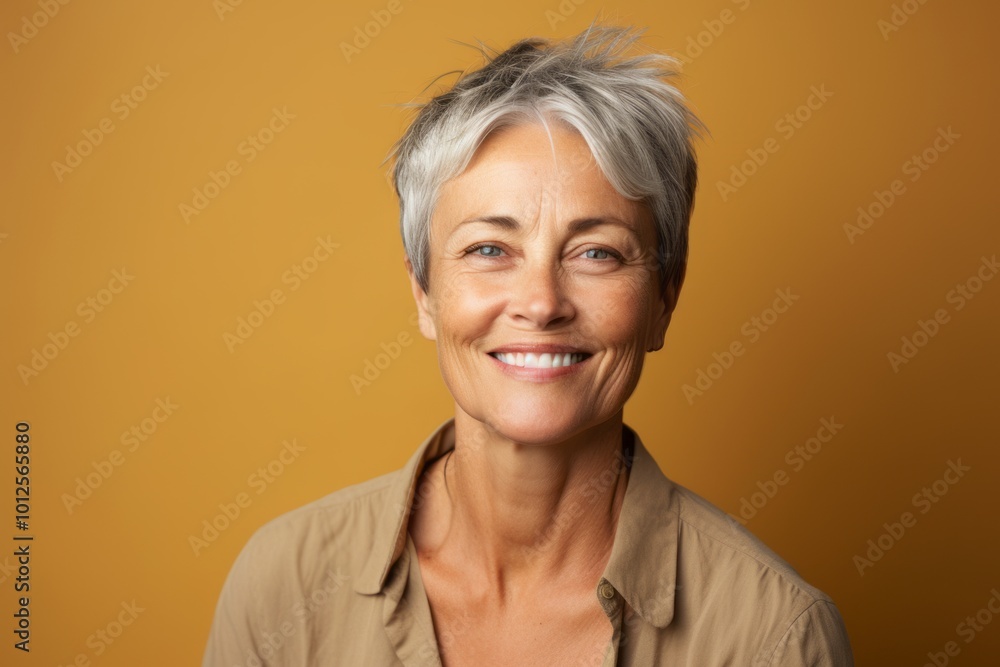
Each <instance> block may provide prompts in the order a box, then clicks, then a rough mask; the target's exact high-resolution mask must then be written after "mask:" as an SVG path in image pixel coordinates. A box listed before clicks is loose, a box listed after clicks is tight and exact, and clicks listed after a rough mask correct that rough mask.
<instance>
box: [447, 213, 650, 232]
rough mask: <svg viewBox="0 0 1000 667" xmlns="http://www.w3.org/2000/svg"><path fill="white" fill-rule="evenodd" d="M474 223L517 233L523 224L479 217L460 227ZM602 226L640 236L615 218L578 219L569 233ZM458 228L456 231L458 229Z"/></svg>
mask: <svg viewBox="0 0 1000 667" xmlns="http://www.w3.org/2000/svg"><path fill="white" fill-rule="evenodd" d="M473 222H483V223H486V224H489V225H493V226H495V227H500V228H501V229H504V230H507V231H512V232H513V231H517V230H518V229H520V228H521V223H519V222H518V221H517V218H513V217H511V216H509V215H477V216H476V217H474V218H468V219H467V220H463V221H462V222H460V223H458V227H461V226H462V225H467V224H469V223H473ZM600 225H614V226H616V227H621V228H622V229H625V230H626V231H628V232H631V233H632V234H634V235H635V236H637V237H638V236H639V233H638V231H637V230H636V229H635V227H633V226H632V225H631V224H629V223H627V222H625V221H624V220H619V219H618V218H616V217H614V216H605V217H588V218H577V219H576V220H573V221H572V222H570V223H569V231H570V233H572V234H578V233H579V232H583V231H586V230H588V229H592V228H594V227H599V226H600ZM458 227H456V230H457V229H458Z"/></svg>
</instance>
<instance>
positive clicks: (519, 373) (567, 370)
mask: <svg viewBox="0 0 1000 667" xmlns="http://www.w3.org/2000/svg"><path fill="white" fill-rule="evenodd" d="M486 356H487V357H489V358H490V361H492V362H493V363H494V364H496V365H497V366H499V367H500V370H501V371H503V372H504V373H506V374H507V375H509V376H511V377H513V378H517V379H519V380H528V381H533V382H545V381H546V380H555V379H557V378H561V377H564V376H566V375H570V374H572V373H576V372H577V371H579V370H580V367H581V366H583V365H584V364H586V363H587V362H588V361H590V360H591V358H593V355H591V356H589V357H586V358H584V360H583V361H578V362H576V363H575V364H570V365H569V366H556V367H554V368H526V367H524V366H512V365H511V364H505V363H504V362H502V361H500V360H499V359H497V358H496V357H494V356H493V355H492V354H487V355H486Z"/></svg>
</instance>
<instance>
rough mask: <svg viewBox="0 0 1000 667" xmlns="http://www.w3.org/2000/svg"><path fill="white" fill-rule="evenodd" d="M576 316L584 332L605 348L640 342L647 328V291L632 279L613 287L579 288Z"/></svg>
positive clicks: (627, 345)
mask: <svg viewBox="0 0 1000 667" xmlns="http://www.w3.org/2000/svg"><path fill="white" fill-rule="evenodd" d="M580 294H581V298H580V300H579V301H578V303H579V304H580V305H579V307H578V309H577V311H578V316H582V319H583V320H584V321H585V322H586V323H587V324H586V325H585V331H586V333H587V334H589V335H590V336H591V337H592V338H594V339H596V340H598V341H600V342H602V343H604V344H606V345H607V346H608V347H631V346H641V345H643V343H644V341H645V338H646V333H647V329H648V328H649V312H650V310H649V308H650V304H649V291H648V290H647V289H645V287H644V286H642V285H636V284H635V283H634V282H632V281H622V283H621V284H619V285H615V286H613V289H608V288H605V289H589V290H581V292H580Z"/></svg>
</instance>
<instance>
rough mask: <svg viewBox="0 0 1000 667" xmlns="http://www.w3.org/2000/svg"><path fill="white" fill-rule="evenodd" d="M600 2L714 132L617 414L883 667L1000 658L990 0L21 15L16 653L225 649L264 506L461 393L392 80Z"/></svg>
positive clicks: (15, 84)
mask: <svg viewBox="0 0 1000 667" xmlns="http://www.w3.org/2000/svg"><path fill="white" fill-rule="evenodd" d="M595 16H603V17H604V18H605V20H607V21H608V22H616V23H629V24H635V25H639V26H646V27H648V32H647V34H646V41H647V43H648V44H649V45H650V46H652V47H654V48H657V49H661V50H667V51H670V52H672V53H673V54H675V55H677V56H679V57H681V58H682V59H683V60H684V67H683V72H684V77H683V80H682V81H681V85H682V88H683V89H684V91H685V92H686V94H687V95H688V96H689V98H690V100H691V103H692V105H693V107H694V110H695V111H696V113H697V114H698V115H699V116H700V117H701V118H702V120H703V121H704V122H705V123H706V124H707V126H708V127H709V128H710V130H711V132H712V136H711V137H709V138H708V139H707V140H706V141H704V142H702V143H700V144H699V146H698V151H699V156H700V166H701V172H700V173H701V185H700V188H699V192H698V198H697V204H696V208H695V214H694V219H693V222H692V228H691V235H692V236H691V256H690V265H689V271H688V274H687V280H686V284H685V286H684V289H683V292H682V294H681V298H680V303H679V306H678V309H677V311H676V313H675V316H674V319H673V324H672V326H671V328H670V331H669V333H668V337H667V344H666V346H665V348H664V349H663V350H662V351H660V352H658V353H656V354H654V355H651V356H650V357H649V359H648V362H647V367H646V369H645V371H644V377H643V380H642V382H641V384H640V387H639V389H638V391H637V393H636V394H635V396H634V397H633V398H632V400H631V401H630V403H629V405H628V406H627V407H626V412H625V418H626V422H627V423H629V424H630V425H632V426H633V427H634V428H636V429H637V430H638V431H639V433H640V434H641V435H642V437H643V439H644V441H645V442H646V443H647V445H648V446H649V447H650V448H651V450H652V451H653V453H654V455H655V457H656V458H657V460H658V461H659V463H660V465H661V467H662V468H663V470H664V471H665V472H666V474H667V475H668V476H670V477H671V478H673V479H674V480H675V481H677V482H679V483H681V484H684V485H686V486H688V487H690V488H692V489H694V490H695V491H697V492H698V493H700V494H702V495H704V496H705V497H707V498H708V499H710V500H711V501H712V502H714V503H715V504H717V505H719V506H720V507H722V508H723V509H725V510H726V511H728V512H730V513H731V514H732V515H733V517H734V518H735V519H736V520H739V521H741V522H743V523H745V524H746V525H747V527H748V528H749V529H751V530H752V531H753V532H755V533H756V534H757V535H758V536H760V537H761V538H762V539H763V540H764V541H765V542H766V543H767V544H769V545H770V546H771V547H773V548H774V549H775V550H776V551H777V552H778V553H779V554H780V555H782V556H783V557H784V558H785V559H787V560H788V561H789V562H790V563H791V564H792V565H793V566H794V567H795V568H797V569H798V570H799V571H800V572H801V573H802V574H803V575H804V576H805V578H806V579H807V580H809V581H810V582H812V583H814V584H816V585H817V586H819V587H820V588H822V589H823V590H825V591H826V592H828V593H829V594H830V595H831V596H832V597H833V598H834V600H835V601H836V602H837V603H838V605H839V606H840V608H841V610H842V612H843V615H844V617H845V620H846V623H847V627H848V630H849V632H850V635H851V638H852V640H853V644H854V647H855V651H856V655H857V657H858V661H859V664H868V665H924V664H938V665H942V664H954V665H962V666H972V665H994V664H997V663H996V660H997V656H998V655H1000V618H998V617H997V612H998V611H1000V569H998V567H997V563H998V562H1000V549H998V547H1000V526H998V521H997V508H998V507H997V506H998V503H997V493H998V484H997V481H998V473H1000V457H998V454H997V446H998V435H997V413H998V404H1000V401H998V399H1000V393H998V389H997V378H998V373H1000V361H998V358H1000V357H998V353H997V347H996V346H997V341H998V333H1000V317H998V313H1000V278H998V277H997V272H998V270H1000V266H998V264H997V261H998V260H997V255H998V252H1000V233H998V229H997V221H998V215H997V213H998V208H1000V206H998V203H997V201H998V200H997V196H996V192H997V187H998V186H997V177H998V169H997V166H996V159H997V155H998V148H1000V145H998V134H997V131H996V118H997V108H998V103H1000V99H998V97H1000V96H998V92H997V77H996V61H997V52H996V49H995V48H994V44H995V42H996V39H997V38H996V25H997V21H998V20H1000V10H998V9H997V6H996V4H995V3H990V2H986V1H985V0H983V1H978V2H977V1H966V2H945V1H944V0H930V1H926V0H876V1H864V2H862V1H861V0H854V1H852V2H836V3H834V2H822V3H820V2H773V1H772V2H766V1H764V0H732V1H730V0H696V1H691V2H683V3H682V2H638V1H636V2H619V3H601V2H597V1H596V0H561V1H557V0H537V1H523V0H522V1H512V2H507V3H504V4H503V5H499V4H486V5H483V4H482V3H473V2H457V1H453V0H449V1H440V2H431V1H430V0H420V1H417V0H387V1H383V0H373V1H372V2H358V1H351V2H324V3H319V2H316V3H302V2H293V3H288V2H285V3H278V2H261V1H256V0H245V1H241V0H214V1H213V0H196V1H192V0H183V1H178V2H169V3H168V2H161V3H143V2H124V1H122V0H115V1H106V2H101V3H92V2H69V1H68V0H13V1H10V2H5V3H4V4H3V7H2V9H0V28H2V31H3V32H4V33H5V38H4V42H5V43H4V45H3V46H2V47H0V51H3V55H2V56H0V68H2V73H3V90H4V105H3V111H2V114H3V127H4V132H3V133H2V138H0V142H2V146H3V153H2V154H3V178H2V185H0V188H2V202H3V217H2V221H0V275H2V279H3V286H4V288H3V290H2V292H0V294H2V296H0V299H2V308H3V311H2V312H3V325H2V336H3V339H2V346H0V354H2V364H0V369H2V374H0V386H2V391H3V396H2V401H0V443H3V444H2V445H0V480H2V487H0V488H2V493H0V497H2V498H4V499H5V501H4V502H3V503H0V519H2V520H0V526H2V529H0V542H2V544H3V546H2V548H0V618H2V619H3V620H2V621H0V637H3V638H4V640H3V645H2V646H0V662H2V664H4V665H88V664H93V665H106V666H111V665H122V666H125V665H127V666H133V665H164V666H166V665H171V666H173V665H195V664H199V662H200V658H201V653H202V650H203V647H204V642H205V640H206V637H207V633H208V629H209V626H210V622H211V618H212V613H213V610H214V605H215V602H216V599H217V596H218V593H219V590H220V587H221V585H222V582H223V579H224V577H225V575H226V573H227V571H228V569H229V567H230V565H231V564H232V562H233V560H234V558H235V557H236V554H237V553H238V551H239V550H240V548H241V547H242V546H243V544H244V543H245V541H246V540H247V538H248V537H249V536H250V534H251V533H252V532H253V531H254V530H255V529H256V528H257V527H259V526H260V525H262V524H263V523H265V522H266V521H268V520H270V519H272V518H274V517H275V516H278V515H279V514H281V513H283V512H286V511H288V510H290V509H292V508H295V507H298V506H300V505H302V504H304V503H306V502H308V501H311V500H313V499H316V498H318V497H320V496H322V495H325V494H327V493H329V492H331V491H334V490H336V489H339V488H342V487H344V486H346V485H349V484H353V483H357V482H360V481H363V480H366V479H369V478H372V477H374V476H377V475H380V474H383V473H386V472H389V471H391V470H395V469H397V468H399V467H400V466H402V465H403V463H404V462H405V460H406V459H407V458H408V457H409V456H410V455H411V454H412V452H413V451H414V449H415V448H416V446H417V445H418V444H419V443H420V442H421V441H422V440H423V439H424V438H425V437H426V435H427V434H428V433H430V431H431V430H432V429H433V428H434V427H436V426H437V425H438V424H440V423H441V422H442V421H443V420H445V419H447V418H448V417H450V416H451V415H452V414H453V406H452V403H451V401H450V399H449V395H448V393H447V391H446V389H445V387H444V384H443V383H442V381H441V380H440V375H439V372H438V368H437V361H436V357H435V350H434V346H433V343H431V342H429V341H427V340H425V339H423V338H422V337H421V336H420V334H419V331H418V330H417V328H416V326H415V324H414V323H415V320H414V319H412V317H413V313H414V304H413V303H412V301H411V296H410V293H409V289H408V283H407V280H406V274H405V271H404V267H403V259H402V258H403V255H402V244H401V242H400V239H399V233H398V218H397V208H396V202H395V200H394V198H393V197H392V194H391V189H390V186H389V182H388V180H387V177H386V171H385V166H384V165H380V163H381V162H382V160H383V158H384V157H385V155H386V153H387V151H388V150H389V148H390V146H391V145H392V143H393V141H395V139H396V138H397V137H398V136H399V134H400V133H401V131H402V130H403V128H404V127H405V125H406V122H407V121H408V119H409V116H408V114H407V113H406V112H405V111H404V110H402V109H400V108H399V107H398V106H396V105H399V104H402V103H406V102H409V101H411V100H412V99H413V98H414V97H415V96H416V95H417V94H418V93H419V92H420V90H421V89H423V88H424V87H425V86H426V85H428V84H429V83H430V82H431V81H432V79H433V78H434V77H436V76H437V75H439V74H442V73H444V72H447V71H449V70H461V69H463V68H466V67H474V66H477V65H478V64H480V60H479V58H478V56H477V54H476V53H475V52H474V51H473V50H472V49H470V48H468V47H467V46H462V45H460V44H459V43H458V42H467V43H475V41H476V40H477V39H481V40H483V41H484V42H485V43H487V44H489V45H492V46H495V47H498V48H503V47H506V46H508V45H509V44H510V43H512V42H513V41H514V40H516V39H519V38H522V37H526V36H530V35H538V36H544V37H554V38H558V37H564V36H568V35H572V34H575V33H577V32H579V31H580V30H582V29H583V28H585V27H586V26H587V25H588V24H589V23H590V22H591V21H592V20H593V19H594V17H595ZM445 81H446V82H448V81H451V79H446V80H445ZM432 90H437V88H432ZM19 425H20V426H19ZM18 429H20V431H19V430H18ZM18 435H21V436H22V437H21V440H22V441H24V440H27V441H28V442H27V443H24V442H22V443H18V441H17V440H18ZM18 444H22V445H23V444H27V447H22V449H21V450H20V453H19V452H18V450H17V446H18ZM17 456H22V457H26V458H22V459H21V460H20V462H19V461H18V459H17V458H16V457H17ZM18 482H23V483H21V484H19V483H18ZM18 488H21V489H22V490H21V491H18ZM26 491H27V493H26ZM18 494H21V495H20V496H19V495H18ZM26 495H27V496H29V497H28V498H25V497H24V496H26ZM19 502H20V505H19V504H18V503H19ZM18 517H21V518H18ZM18 521H21V522H22V523H21V524H20V525H19V524H18ZM18 538H25V539H18ZM27 538H31V539H27ZM25 548H26V549H27V553H28V554H29V555H28V556H23V555H22V556H18V555H16V552H17V550H18V549H21V550H22V551H21V553H22V554H24V553H25V551H24V550H25ZM19 560H23V561H24V562H19ZM22 565H24V566H25V568H26V569H24V570H21V569H20V568H21V566H22ZM27 587H30V589H29V588H27ZM18 588H20V589H22V590H18ZM22 597H23V598H25V600H23V601H22V600H21V598H22ZM25 627H26V628H27V630H26V634H25V635H24V636H25V637H30V639H28V642H29V643H28V644H26V645H25V646H27V647H28V648H30V652H27V653H26V652H24V651H22V650H19V649H18V648H16V647H15V644H16V643H17V642H19V641H22V639H19V637H18V635H17V634H16V632H15V631H17V630H18V629H19V628H20V629H22V630H23V629H24V628H25Z"/></svg>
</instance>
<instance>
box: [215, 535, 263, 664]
mask: <svg viewBox="0 0 1000 667" xmlns="http://www.w3.org/2000/svg"><path fill="white" fill-rule="evenodd" d="M258 547H259V534H258V535H254V536H253V537H252V538H251V539H250V540H249V541H248V542H247V544H246V545H245V546H244V547H243V550H242V551H241V552H240V554H239V556H237V558H236V561H235V562H234V563H233V566H232V568H231V569H230V570H229V575H228V576H227V577H226V581H225V583H224V584H223V586H222V592H221V594H220V595H219V601H218V603H217V604H216V607H215V618H214V620H213V621H212V629H211V630H210V631H209V635H208V645H207V646H206V648H205V655H204V657H203V659H202V663H201V664H202V667H232V665H243V664H256V665H268V664H270V663H269V661H267V660H266V659H264V656H262V655H261V651H260V647H259V646H258V638H259V637H260V636H261V632H260V630H261V628H260V627H259V624H260V621H261V616H260V606H259V604H258V600H257V597H256V595H255V594H254V590H255V588H254V585H255V582H254V579H258V583H259V577H255V576H254V575H255V572H257V571H258V570H259V562H258V561H259V558H258V557H257V555H258ZM252 656H256V660H254V659H253V657H252Z"/></svg>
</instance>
